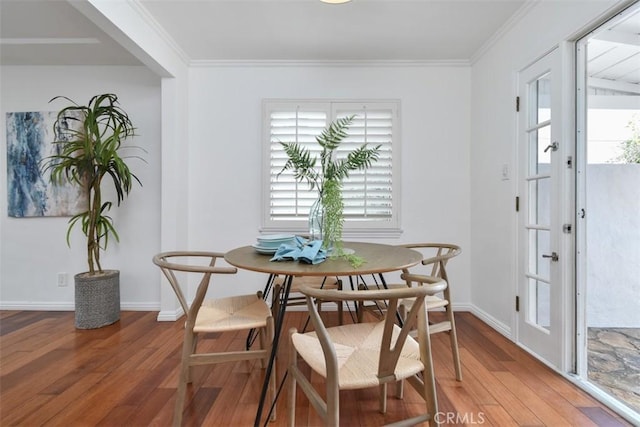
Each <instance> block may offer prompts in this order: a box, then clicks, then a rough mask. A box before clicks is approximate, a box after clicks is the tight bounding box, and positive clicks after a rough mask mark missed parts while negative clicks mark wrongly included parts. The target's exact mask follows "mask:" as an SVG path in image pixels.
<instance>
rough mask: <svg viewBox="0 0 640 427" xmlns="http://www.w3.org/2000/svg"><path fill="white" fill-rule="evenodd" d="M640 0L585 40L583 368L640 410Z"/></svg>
mask: <svg viewBox="0 0 640 427" xmlns="http://www.w3.org/2000/svg"><path fill="white" fill-rule="evenodd" d="M638 28H640V4H637V3H636V4H635V5H634V6H632V7H631V8H629V9H627V10H625V11H624V12H622V13H620V14H619V15H617V16H616V17H614V18H612V19H611V20H609V21H607V22H606V23H604V24H603V25H601V26H600V27H598V28H597V29H596V30H594V31H593V32H591V33H590V34H588V35H587V36H585V37H584V38H583V39H581V40H579V41H578V43H577V54H576V58H577V67H576V70H577V73H578V79H577V83H578V84H577V90H578V92H577V93H578V95H577V101H578V113H579V114H578V129H577V135H578V141H577V150H576V156H577V162H576V163H577V181H576V182H577V193H576V194H577V208H578V209H577V225H578V228H577V235H576V242H577V249H578V251H577V274H576V278H577V291H578V298H577V301H578V314H579V317H578V319H579V321H578V324H577V337H578V339H577V344H578V345H577V370H578V374H579V375H580V376H581V377H582V378H583V379H585V380H587V381H588V382H589V383H591V384H592V385H593V386H595V388H597V389H599V390H600V391H601V392H602V393H604V394H606V395H608V396H609V397H610V398H611V399H612V400H616V401H617V402H619V403H620V404H621V406H626V407H627V409H629V410H630V412H635V413H637V414H638V417H640V42H639V41H638Z"/></svg>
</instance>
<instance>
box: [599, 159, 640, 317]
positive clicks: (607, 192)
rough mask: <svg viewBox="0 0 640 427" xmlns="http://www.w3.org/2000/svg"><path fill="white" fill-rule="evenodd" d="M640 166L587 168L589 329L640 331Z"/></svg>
mask: <svg viewBox="0 0 640 427" xmlns="http://www.w3.org/2000/svg"><path fill="white" fill-rule="evenodd" d="M639 183H640V165H638V164H591V165H588V166H587V261H586V262H587V267H586V269H587V272H586V274H587V326H589V327H599V328H604V327H618V328H640V310H639V309H638V303H639V301H640V214H639V212H640V185H638V184H639Z"/></svg>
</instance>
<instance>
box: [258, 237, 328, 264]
mask: <svg viewBox="0 0 640 427" xmlns="http://www.w3.org/2000/svg"><path fill="white" fill-rule="evenodd" d="M325 259H327V253H326V251H325V250H324V249H322V240H313V241H309V240H307V239H305V238H304V237H301V236H296V237H295V239H294V242H293V243H289V244H286V243H283V244H282V245H280V247H278V249H277V250H276V253H275V254H274V255H273V258H271V260H270V261H300V262H304V263H307V264H320V263H321V262H323V261H324V260H325Z"/></svg>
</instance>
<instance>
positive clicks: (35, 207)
mask: <svg viewBox="0 0 640 427" xmlns="http://www.w3.org/2000/svg"><path fill="white" fill-rule="evenodd" d="M56 116H57V113H56V112H49V111H46V112H19V113H7V198H8V213H9V216H11V217H34V216H36V217H37V216H71V215H75V214H77V213H80V212H83V211H84V210H86V206H87V197H86V194H85V192H84V191H83V189H81V188H78V187H77V186H72V185H70V184H68V183H62V184H55V183H52V182H50V180H49V173H48V172H46V176H43V174H42V172H41V170H40V167H41V164H42V161H43V159H45V158H46V157H48V156H50V155H52V154H53V153H54V151H55V150H57V149H59V147H57V145H56V144H52V142H53V140H54V130H53V126H54V123H55V121H56Z"/></svg>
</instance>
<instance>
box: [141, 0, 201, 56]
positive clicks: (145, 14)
mask: <svg viewBox="0 0 640 427" xmlns="http://www.w3.org/2000/svg"><path fill="white" fill-rule="evenodd" d="M129 4H130V5H131V8H132V9H133V10H135V11H136V12H137V13H138V15H139V16H140V18H141V19H142V20H143V21H144V22H145V23H146V24H147V25H149V27H151V29H152V30H153V31H154V32H155V33H156V34H157V35H158V37H160V39H162V41H164V42H165V43H166V44H167V46H169V47H170V48H171V49H172V50H173V52H174V53H175V54H176V55H177V56H178V57H179V58H180V60H182V62H183V63H184V64H185V65H187V66H188V65H189V63H190V61H191V58H189V55H187V53H186V52H185V51H184V50H183V49H182V48H181V47H180V45H179V44H178V43H177V42H176V41H175V40H174V39H173V37H171V36H170V35H169V33H168V32H167V31H166V30H165V29H164V27H162V25H160V23H159V22H158V21H157V20H156V19H155V18H154V17H153V15H152V14H151V12H149V10H148V9H147V8H146V7H144V6H143V5H142V3H140V1H139V0H129Z"/></svg>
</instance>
